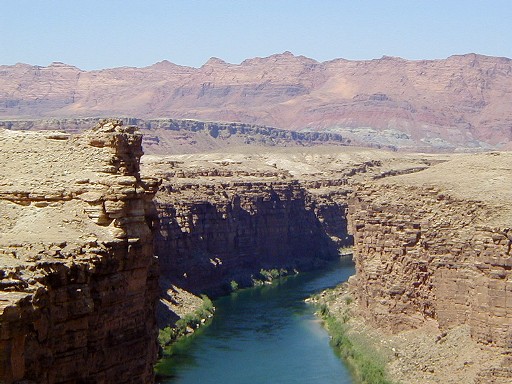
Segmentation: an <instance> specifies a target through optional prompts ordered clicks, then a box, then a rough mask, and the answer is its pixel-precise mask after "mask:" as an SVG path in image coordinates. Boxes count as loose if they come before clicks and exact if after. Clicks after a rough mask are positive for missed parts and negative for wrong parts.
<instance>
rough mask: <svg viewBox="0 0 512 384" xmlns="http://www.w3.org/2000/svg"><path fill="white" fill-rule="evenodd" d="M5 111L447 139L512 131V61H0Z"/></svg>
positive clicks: (367, 137) (480, 138) (0, 99)
mask: <svg viewBox="0 0 512 384" xmlns="http://www.w3.org/2000/svg"><path fill="white" fill-rule="evenodd" d="M0 89H1V90H2V91H1V92H0V117H2V118H5V119H7V118H13V117H16V118H19V117H24V118H27V117H30V118H40V117H45V116H46V117H49V116H51V117H58V116H66V117H70V116H83V115H89V116H105V115H110V116H111V115H122V116H134V117H140V118H152V117H162V116H164V117H173V118H193V119H199V120H208V121H236V122H243V123H250V124H259V125H269V126H274V127H278V128H286V129H293V130H300V129H310V130H330V131H333V132H339V133H341V134H342V135H344V136H346V137H347V138H350V139H351V140H352V141H353V142H357V143H363V144H368V143H369V144H372V145H382V146H392V147H397V148H422V149H431V148H433V149H437V150H440V149H444V150H447V149H448V150H449V149H453V148H456V147H477V148H478V147H484V148H486V147H496V148H507V147H509V146H510V142H511V141H512V131H511V125H512V120H511V118H510V116H509V115H510V114H509V110H510V108H509V106H510V105H511V104H512V92H510V89H512V61H511V60H510V59H507V58H497V57H486V56H481V55H475V54H468V55H462V56H451V57H449V58H447V59H444V60H422V61H408V60H403V59H400V58H393V57H383V58H381V59H378V60H370V61H348V60H343V59H337V60H332V61H328V62H324V63H319V62H316V61H315V60H312V59H308V58H306V57H303V56H294V55H292V54H291V53H289V52H286V53H284V54H280V55H273V56H270V57H266V58H255V59H249V60H245V61H244V62H242V63H241V64H237V65H235V64H229V63H225V62H223V61H222V60H218V59H212V60H209V61H208V62H207V63H206V64H204V65H203V66H202V67H201V68H197V69H196V68H189V67H181V66H177V65H174V64H172V63H169V62H162V63H158V64H155V65H153V66H150V67H146V68H115V69H106V70H101V71H90V72H87V71H82V70H80V69H78V68H76V67H72V66H68V65H65V64H61V63H54V64H52V65H50V66H49V67H36V66H30V65H26V64H17V65H15V66H3V67H0Z"/></svg>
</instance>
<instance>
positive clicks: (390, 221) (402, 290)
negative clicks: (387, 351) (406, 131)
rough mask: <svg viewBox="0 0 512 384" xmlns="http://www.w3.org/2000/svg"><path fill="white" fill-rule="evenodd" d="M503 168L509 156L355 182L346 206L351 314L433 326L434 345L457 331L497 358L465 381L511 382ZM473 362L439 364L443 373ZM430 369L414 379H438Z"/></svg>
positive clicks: (387, 326)
mask: <svg viewBox="0 0 512 384" xmlns="http://www.w3.org/2000/svg"><path fill="white" fill-rule="evenodd" d="M511 164H512V155H511V154H509V153H489V154H485V155H478V156H475V155H472V156H458V157H455V158H453V159H452V160H451V161H449V162H447V163H443V164H439V165H437V166H434V167H432V168H430V169H428V170H424V171H422V172H419V173H415V174H411V175H406V176H396V177H390V178H386V179H383V180H380V181H378V182H373V183H368V184H365V185H363V186H360V187H359V188H358V189H357V190H356V192H355V194H354V198H353V199H352V201H351V202H350V204H349V206H350V208H349V222H350V228H351V232H352V233H353V235H354V246H355V249H354V258H355V262H356V271H357V274H356V277H355V278H353V279H352V280H351V290H352V292H353V294H354V295H355V297H356V299H357V303H358V307H359V312H360V314H361V315H362V316H363V317H364V318H365V319H366V320H367V321H368V322H369V323H370V324H371V325H373V326H376V327H377V328H380V329H384V330H389V331H391V332H393V333H397V332H404V331H410V330H413V329H420V328H422V327H423V326H425V325H426V324H428V323H430V322H431V321H434V322H435V324H437V327H438V329H439V333H438V334H433V335H431V336H432V338H436V337H437V338H438V340H437V341H439V340H441V341H442V339H443V337H444V336H446V334H447V333H448V335H449V334H450V330H452V329H456V328H457V327H460V326H467V327H468V329H469V335H470V337H471V339H472V341H475V342H477V344H478V345H480V348H481V349H482V351H484V350H485V351H489V350H491V351H494V353H495V355H496V356H502V359H501V361H500V362H499V363H497V364H495V365H494V366H489V365H488V364H482V369H481V370H476V372H475V374H474V375H473V376H472V377H471V378H470V379H469V380H470V381H469V382H475V383H498V382H499V383H503V382H510V381H512V369H511V368H510V357H509V356H510V353H512V307H511V306H510V301H511V300H512V290H511V288H512V272H511V270H512V253H511V248H512V229H511V228H512V210H511V209H510V202H511V201H512V187H511V184H510V181H511V180H512V167H511ZM443 335H444V336H443ZM469 342H470V340H468V343H469ZM432 344H433V345H435V343H432ZM399 353H400V351H398V352H397V354H399ZM420 355H421V353H420V352H418V356H420ZM507 356H508V357H507ZM477 358H478V357H475V359H477ZM454 361H455V360H454ZM475 361H476V360H475ZM420 363H421V362H420ZM474 363H475V362H473V361H471V362H466V363H464V364H465V365H466V364H467V365H468V366H467V367H462V366H461V367H458V366H457V367H456V366H455V363H454V362H450V361H446V363H445V368H444V371H445V373H446V372H447V371H449V372H452V373H453V374H455V371H457V370H462V371H463V370H464V369H466V368H467V369H469V368H470V367H469V365H473V364H474ZM427 368H428V367H427ZM428 369H429V368H428ZM440 371H443V369H442V368H441V369H440ZM430 373H431V376H428V375H427V378H426V379H425V381H414V382H418V383H420V382H441V381H436V380H439V376H436V374H439V372H434V369H432V372H430ZM441 373H442V372H441ZM448 377H449V375H448Z"/></svg>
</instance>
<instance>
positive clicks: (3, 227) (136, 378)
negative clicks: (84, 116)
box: [0, 121, 159, 384]
mask: <svg viewBox="0 0 512 384" xmlns="http://www.w3.org/2000/svg"><path fill="white" fill-rule="evenodd" d="M141 141H142V136H141V135H140V134H138V133H136V132H135V131H134V129H133V128H130V127H128V128H124V127H121V126H120V125H119V122H117V121H104V122H102V123H101V124H100V125H99V126H98V127H97V128H95V129H93V130H91V131H88V132H86V133H84V134H83V135H80V136H72V135H69V134H64V133H62V132H52V131H49V132H38V133H26V132H24V133H21V132H14V131H7V130H2V131H1V132H0V147H1V152H2V156H1V157H0V163H1V164H0V173H1V175H2V176H1V178H0V180H1V181H0V216H1V221H0V263H1V269H0V382H2V383H6V384H8V383H14V382H24V383H70V382H95V383H149V382H151V381H152V379H153V364H154V362H155V360H156V355H157V344H156V322H155V306H156V301H157V297H158V292H159V291H158V270H157V266H156V263H155V258H154V256H153V244H152V239H153V236H152V227H153V222H154V217H153V215H154V208H153V205H152V203H151V199H152V197H153V195H154V193H155V192H156V189H157V188H156V187H157V183H156V182H155V181H154V180H149V179H146V180H143V179H141V178H140V175H139V159H140V156H141V155H142V150H141Z"/></svg>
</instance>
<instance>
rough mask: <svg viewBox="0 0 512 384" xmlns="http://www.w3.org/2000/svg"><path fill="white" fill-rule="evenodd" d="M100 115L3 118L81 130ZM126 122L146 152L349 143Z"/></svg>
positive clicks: (226, 126)
mask: <svg viewBox="0 0 512 384" xmlns="http://www.w3.org/2000/svg"><path fill="white" fill-rule="evenodd" d="M100 120H101V119H100V118H77V119H71V118H68V119H39V120H37V119H35V120H20V119H18V120H1V121H0V128H2V127H4V128H7V129H12V130H47V129H58V130H63V131H66V132H70V133H79V132H81V131H83V130H85V129H88V128H89V127H91V126H93V125H95V124H97V123H98V121H100ZM121 120H122V121H123V123H124V124H125V125H131V126H137V127H138V128H139V129H140V132H141V133H143V134H144V139H143V146H144V152H145V153H151V154H163V155H165V154H180V153H194V152H204V151H210V150H219V149H222V148H228V147H233V146H239V147H276V146H277V147H304V146H306V147H308V146H318V145H339V146H342V145H348V144H349V143H350V141H349V140H346V139H345V138H344V137H342V136H341V135H339V134H336V133H328V132H295V131H288V130H285V129H277V128H272V127H265V126H259V125H254V124H242V123H220V122H211V121H210V122H207V121H197V120H183V119H147V120H142V119H136V118H123V119H121Z"/></svg>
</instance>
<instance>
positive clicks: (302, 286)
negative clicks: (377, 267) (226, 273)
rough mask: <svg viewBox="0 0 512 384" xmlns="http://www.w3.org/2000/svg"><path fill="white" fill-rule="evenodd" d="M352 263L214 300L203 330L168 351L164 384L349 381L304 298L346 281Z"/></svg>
mask: <svg viewBox="0 0 512 384" xmlns="http://www.w3.org/2000/svg"><path fill="white" fill-rule="evenodd" d="M353 273H354V267H353V264H352V262H350V261H348V260H344V261H341V262H339V263H335V264H334V265H333V266H331V267H330V268H329V269H327V270H323V271H321V272H312V273H304V274H300V275H297V276H293V277H289V278H286V279H283V280H281V281H278V282H275V283H274V284H272V285H266V286H262V287H255V288H250V289H244V290H240V291H238V292H235V293H233V294H231V295H230V296H227V297H222V298H220V299H218V300H216V301H215V306H216V308H217V311H216V313H215V316H214V319H213V321H212V322H211V324H210V325H208V326H206V327H204V328H203V329H201V330H199V331H198V332H196V334H195V335H193V336H192V337H186V338H184V339H182V340H180V341H179V342H178V343H176V344H175V345H174V346H173V347H172V353H173V356H172V357H171V358H169V359H166V360H163V361H161V362H160V364H159V372H161V373H165V374H166V375H168V377H167V378H166V379H164V380H161V381H160V383H166V384H198V383H201V384H208V383H211V384H221V383H222V384H245V383H247V384H249V383H250V384H266V383H279V384H291V383H293V384H311V383H322V384H331V383H332V384H334V383H336V384H348V383H352V382H353V381H352V378H351V375H350V373H349V371H348V369H347V368H346V367H345V366H344V364H343V362H342V361H341V360H340V358H339V357H338V356H337V355H336V354H335V352H334V350H333V349H332V348H331V346H330V345H329V336H328V334H327V332H326V331H325V330H324V329H323V328H322V326H321V323H320V322H319V321H318V319H317V318H316V317H315V315H314V313H313V312H314V307H313V306H311V305H308V304H306V303H304V299H305V298H307V297H309V296H311V295H312V294H314V293H317V292H320V291H322V290H323V289H325V288H329V287H333V286H335V285H337V284H338V283H340V282H342V281H346V280H347V279H348V277H349V276H350V275H352V274H353Z"/></svg>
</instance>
